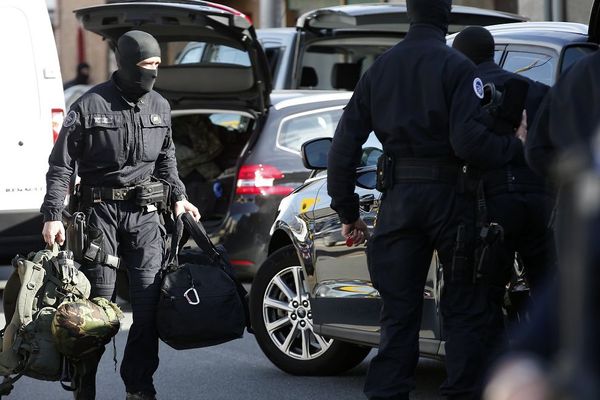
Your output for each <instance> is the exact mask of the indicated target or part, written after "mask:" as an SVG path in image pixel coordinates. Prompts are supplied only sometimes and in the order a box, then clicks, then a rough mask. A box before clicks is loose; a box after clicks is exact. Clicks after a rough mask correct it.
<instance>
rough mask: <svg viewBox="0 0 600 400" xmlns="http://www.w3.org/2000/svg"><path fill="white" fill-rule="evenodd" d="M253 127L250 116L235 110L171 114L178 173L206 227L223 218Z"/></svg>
mask: <svg viewBox="0 0 600 400" xmlns="http://www.w3.org/2000/svg"><path fill="white" fill-rule="evenodd" d="M253 126H254V120H253V119H252V118H250V117H249V116H245V115H241V114H236V113H228V112H222V113H221V112H217V113H202V112H195V113H189V112H183V114H182V112H177V111H175V112H174V113H173V118H172V128H173V141H174V143H175V149H176V150H175V155H176V157H177V168H178V170H179V176H180V178H181V180H182V182H183V183H184V184H185V186H186V190H187V194H188V197H189V200H190V201H191V202H192V203H193V204H196V205H197V206H198V209H199V211H200V213H201V215H202V221H203V223H204V224H205V226H206V228H207V229H209V230H210V228H211V227H216V226H218V225H219V224H220V223H221V222H222V220H223V218H225V215H226V213H227V209H228V206H229V203H230V201H231V197H232V195H233V194H234V193H235V185H236V165H237V163H238V161H239V159H240V155H241V153H242V149H243V148H244V147H245V146H246V144H247V143H248V140H249V139H250V136H251V135H252V128H253Z"/></svg>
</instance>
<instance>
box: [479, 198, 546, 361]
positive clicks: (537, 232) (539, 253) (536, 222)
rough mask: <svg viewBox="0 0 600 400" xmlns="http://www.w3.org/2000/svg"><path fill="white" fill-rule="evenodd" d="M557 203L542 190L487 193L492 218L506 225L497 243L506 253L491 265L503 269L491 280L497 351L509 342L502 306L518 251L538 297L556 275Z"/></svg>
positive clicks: (492, 331)
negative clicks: (554, 226)
mask: <svg viewBox="0 0 600 400" xmlns="http://www.w3.org/2000/svg"><path fill="white" fill-rule="evenodd" d="M554 204H555V199H554V197H553V196H551V195H550V194H548V193H546V192H544V191H541V190H540V191H537V192H536V191H518V192H515V191H512V192H508V191H495V192H494V191H493V192H492V193H490V194H488V196H487V209H488V216H489V219H490V221H492V222H496V223H499V224H500V225H501V226H502V228H503V229H504V241H503V242H502V243H501V244H500V245H499V246H498V247H497V250H498V251H500V252H501V253H502V254H498V255H496V256H495V257H494V261H498V260H502V261H500V262H498V263H495V265H493V266H491V267H492V268H494V269H495V268H498V269H499V271H492V273H491V279H490V280H489V282H488V284H489V305H490V312H489V314H488V315H489V328H488V329H489V330H488V334H487V335H486V337H487V338H488V339H489V340H490V342H492V343H490V345H492V346H493V347H495V348H496V350H497V352H499V351H501V350H502V348H503V347H504V346H506V344H507V337H506V335H505V332H506V329H505V321H504V314H503V311H502V307H503V305H504V296H505V293H506V290H505V289H506V285H507V284H508V282H509V281H510V279H511V277H512V274H513V264H514V256H515V252H517V253H519V256H520V257H521V260H522V261H523V266H524V268H525V275H526V277H527V281H528V283H529V286H530V292H531V295H532V299H533V300H534V301H535V298H536V296H538V292H539V291H540V290H541V288H542V287H543V286H544V285H545V284H546V281H547V280H552V279H553V278H554V276H555V275H556V272H557V253H556V246H555V240H554V239H555V236H554V231H553V230H552V229H551V228H550V227H549V222H550V218H551V214H552V210H553V208H554ZM521 306H522V307H525V306H526V304H522V305H521ZM520 311H523V310H520ZM492 356H493V355H492Z"/></svg>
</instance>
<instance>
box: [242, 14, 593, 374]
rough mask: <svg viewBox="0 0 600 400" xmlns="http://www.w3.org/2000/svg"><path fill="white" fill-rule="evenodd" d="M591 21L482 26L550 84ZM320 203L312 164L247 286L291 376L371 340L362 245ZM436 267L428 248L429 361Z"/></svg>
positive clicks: (508, 60)
mask: <svg viewBox="0 0 600 400" xmlns="http://www.w3.org/2000/svg"><path fill="white" fill-rule="evenodd" d="M596 9H597V8H596ZM595 21H596V20H595V19H592V24H591V29H590V35H589V37H590V38H592V41H589V40H588V29H587V27H586V26H585V25H580V24H568V23H522V24H510V25H505V26H503V25H499V26H496V27H492V28H490V31H491V32H492V33H493V35H494V36H495V38H496V41H497V47H496V48H497V53H496V57H497V60H498V62H500V64H501V65H502V66H503V67H504V68H506V69H509V70H511V71H512V72H517V73H522V74H523V75H526V76H529V77H530V78H532V79H535V80H538V81H541V82H545V83H548V84H553V83H554V82H555V81H556V79H558V77H559V76H560V74H561V73H562V72H564V71H565V70H566V69H567V68H568V67H569V66H570V65H572V64H573V63H574V62H576V61H577V60H578V59H581V58H582V57H584V56H585V55H587V54H589V53H590V52H593V51H597V49H598V45H597V44H596V41H597V38H598V36H596V35H595V28H596V27H597V26H598V25H596V23H595ZM451 40H452V37H450V38H449V41H451ZM321 144H322V145H323V146H324V147H323V148H320V149H319V148H318V147H313V146H308V147H307V149H312V150H310V151H309V155H310V157H308V158H310V159H313V160H321V161H322V160H324V159H326V152H327V143H326V141H325V142H324V143H323V142H321ZM313 145H314V143H313ZM380 148H381V147H380V145H379V144H378V143H377V142H376V141H375V140H374V139H373V138H372V137H371V140H370V142H368V143H367V144H366V145H365V147H363V158H362V159H363V166H361V168H359V170H358V171H357V173H358V180H357V186H356V193H357V194H358V195H359V198H360V214H361V217H362V218H363V220H364V221H365V222H366V224H367V225H368V226H369V228H371V229H372V228H373V226H374V225H375V223H376V219H377V211H378V209H379V206H380V199H381V193H379V192H378V191H377V190H375V189H374V178H375V166H374V159H376V156H377V154H378V149H380ZM310 152H312V153H310ZM311 154H312V155H311ZM317 164H319V162H318V161H315V162H314V163H313V165H317ZM321 164H322V162H321ZM330 202H331V199H330V197H329V196H328V194H327V187H326V171H315V172H314V173H313V175H312V176H311V178H310V179H308V180H307V181H306V183H305V184H304V185H303V186H302V187H301V188H299V189H298V190H296V191H295V192H294V193H292V194H291V195H290V196H288V197H287V198H285V199H284V200H283V201H282V202H281V205H280V207H279V212H278V215H277V219H276V221H275V223H274V225H273V227H272V231H271V244H270V245H269V257H268V259H267V261H266V262H265V263H264V264H263V265H262V266H261V268H260V269H259V271H258V274H257V275H256V278H255V281H254V285H253V287H252V292H251V314H252V323H253V326H254V329H255V331H256V339H257V341H258V343H259V345H260V347H261V349H262V350H263V352H264V353H265V354H266V355H267V357H269V359H270V360H271V361H272V362H273V363H274V364H275V365H277V366H278V367H279V368H281V369H283V370H284V371H287V372H290V373H294V374H328V373H333V372H340V371H344V370H346V369H349V368H351V367H353V366H355V365H356V364H358V363H359V362H360V361H361V360H362V359H364V357H365V356H366V354H367V353H368V349H369V348H371V347H374V346H377V345H378V343H379V333H380V332H379V310H380V307H381V301H380V297H379V293H378V292H377V290H375V289H374V288H373V286H372V284H371V280H370V276H369V272H368V270H367V260H366V255H365V251H364V246H359V247H348V246H346V243H345V240H344V238H343V236H342V234H341V223H340V221H339V218H338V216H337V214H336V213H335V212H334V211H333V210H332V209H331V207H330ZM398 262H399V263H401V262H402V260H398ZM442 268H443V266H442V265H441V264H440V263H439V261H438V259H437V257H436V256H435V255H434V257H433V259H432V261H431V268H430V270H429V273H428V277H427V282H426V285H425V290H424V294H423V295H424V303H423V304H424V305H423V317H422V323H421V330H420V351H421V354H422V355H423V356H428V357H436V358H437V357H443V356H444V354H445V351H444V332H443V331H442V324H441V316H440V312H439V299H440V292H441V288H442V286H443V281H442Z"/></svg>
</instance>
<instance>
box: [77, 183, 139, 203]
mask: <svg viewBox="0 0 600 400" xmlns="http://www.w3.org/2000/svg"><path fill="white" fill-rule="evenodd" d="M135 191H136V187H135V186H131V187H124V188H109V187H92V186H81V187H80V188H79V193H80V196H81V201H82V202H83V203H87V204H90V203H91V204H94V203H100V202H102V201H114V200H117V201H122V200H131V199H133V198H134V197H135Z"/></svg>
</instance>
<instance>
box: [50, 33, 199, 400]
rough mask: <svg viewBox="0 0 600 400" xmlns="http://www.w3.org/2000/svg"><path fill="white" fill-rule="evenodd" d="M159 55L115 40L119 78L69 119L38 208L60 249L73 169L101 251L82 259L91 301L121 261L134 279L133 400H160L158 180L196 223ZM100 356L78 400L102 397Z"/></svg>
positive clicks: (78, 380)
mask: <svg viewBox="0 0 600 400" xmlns="http://www.w3.org/2000/svg"><path fill="white" fill-rule="evenodd" d="M160 54H161V53H160V47H159V45H158V42H157V41H156V40H155V39H154V38H153V37H152V36H151V35H150V34H148V33H146V32H142V31H130V32H127V33H125V34H123V35H122V36H121V37H120V38H119V40H118V43H117V47H116V58H117V62H118V65H119V69H118V71H117V72H115V73H114V74H113V76H112V78H111V79H110V80H108V81H107V82H104V83H102V84H100V85H97V86H95V87H93V88H92V89H91V90H90V91H88V92H87V93H85V94H84V95H83V96H82V97H81V98H80V99H79V100H77V101H76V102H75V104H74V105H73V106H72V107H71V110H70V111H69V113H68V114H67V116H66V118H65V121H64V124H63V128H62V130H61V132H60V135H59V137H58V140H57V142H56V144H55V145H54V149H53V150H52V153H51V154H50V159H49V164H50V168H49V169H48V174H47V176H46V180H47V193H46V197H45V198H44V203H43V205H42V209H41V211H42V213H43V215H44V221H45V222H44V228H43V232H42V235H43V237H44V240H45V241H46V242H47V243H48V244H52V243H53V242H55V241H56V242H59V243H62V242H63V241H64V237H65V233H64V227H63V225H62V222H61V213H62V209H63V203H64V199H65V195H66V193H67V187H68V184H69V180H70V178H71V175H72V174H73V173H74V170H75V167H76V166H77V168H78V174H79V176H80V177H81V184H80V190H79V194H78V197H79V203H80V208H79V209H80V211H83V212H84V213H85V216H86V218H87V225H88V228H89V232H88V237H89V239H90V240H89V241H90V242H92V243H93V244H94V245H95V246H96V247H94V248H91V247H89V248H88V249H87V250H86V252H85V260H83V261H82V266H81V271H83V273H84V274H85V275H86V276H87V277H88V278H89V280H90V283H91V284H92V292H91V296H90V297H96V296H101V297H105V298H108V299H111V298H113V297H114V295H115V280H116V276H117V266H118V264H117V262H116V261H115V260H117V259H118V258H120V260H121V262H122V264H123V266H124V268H125V269H126V270H127V275H128V277H129V294H130V299H131V308H132V312H133V325H132V326H131V328H130V330H129V335H128V337H127V344H126V346H125V353H124V355H123V361H122V363H121V377H122V378H123V381H124V383H125V389H126V390H127V395H126V396H127V399H128V400H153V399H155V393H156V390H155V388H154V383H153V379H152V376H153V374H154V372H155V371H156V369H157V368H158V333H157V331H156V324H155V322H156V307H157V303H158V297H159V294H160V279H159V277H158V273H159V271H160V268H161V264H162V259H163V256H164V250H165V249H164V237H165V230H164V228H163V226H162V225H161V223H160V219H159V215H158V213H157V207H160V205H161V204H163V203H164V201H161V199H163V198H164V194H165V193H166V191H165V186H164V184H163V182H161V181H158V179H162V180H163V181H165V182H167V183H168V184H169V185H170V186H171V188H172V190H171V197H172V199H171V200H172V203H173V211H174V212H175V214H180V213H182V212H190V213H191V214H192V215H194V217H195V218H196V220H197V219H198V218H199V214H198V209H197V208H196V207H195V206H193V205H192V204H191V203H189V202H188V201H187V199H186V194H185V188H184V186H183V184H182V183H181V181H180V180H179V177H178V175H177V163H176V160H175V148H174V145H173V140H172V136H171V128H170V127H171V123H170V122H171V114H170V111H171V109H170V106H169V104H168V102H167V101H166V100H165V99H164V98H163V97H162V96H161V95H160V94H158V93H156V92H155V91H153V90H152V88H153V86H154V82H155V80H156V77H157V74H158V71H157V68H158V65H159V64H160V61H161V59H160ZM157 196H158V197H157ZM90 249H91V250H94V251H93V252H90ZM78 261H80V260H78ZM103 352H104V348H103V347H102V348H99V349H98V351H95V352H93V353H91V354H89V355H88V356H86V357H85V358H83V359H81V360H76V361H75V377H74V380H73V381H74V385H75V387H76V388H77V390H76V391H75V398H76V399H77V400H88V399H94V398H95V397H96V382H95V381H96V371H97V369H98V363H99V361H100V358H101V356H102V353H103Z"/></svg>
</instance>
